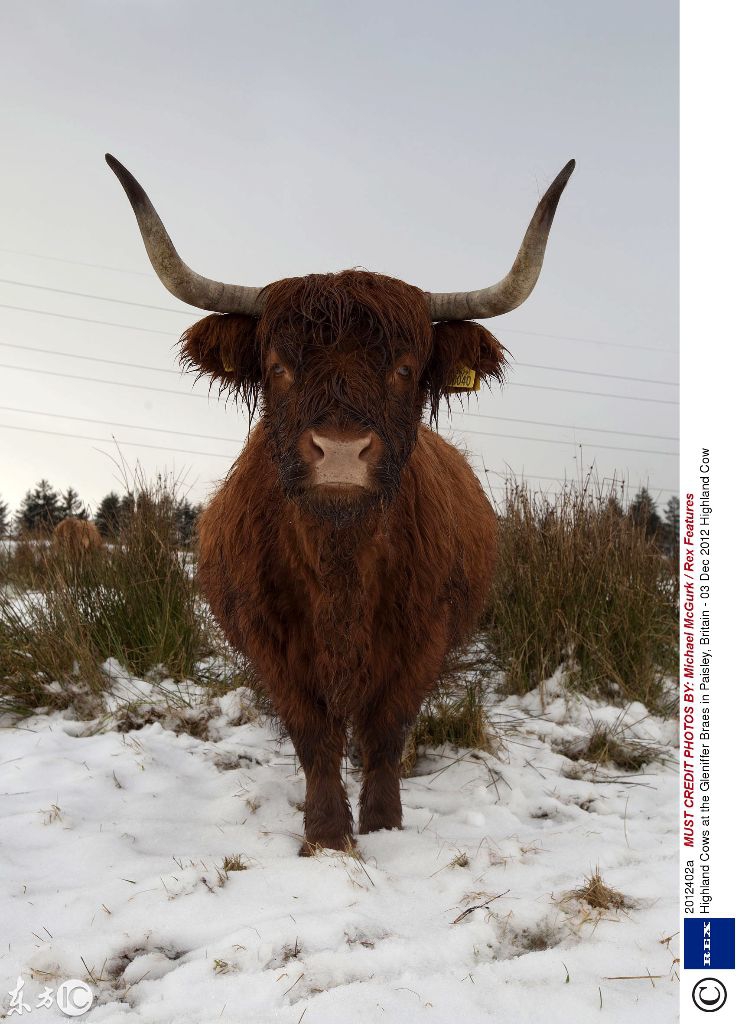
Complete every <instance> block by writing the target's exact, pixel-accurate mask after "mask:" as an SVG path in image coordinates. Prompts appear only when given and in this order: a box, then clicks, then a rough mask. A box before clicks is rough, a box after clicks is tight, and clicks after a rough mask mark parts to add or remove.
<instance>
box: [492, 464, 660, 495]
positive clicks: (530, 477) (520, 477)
mask: <svg viewBox="0 0 742 1024" xmlns="http://www.w3.org/2000/svg"><path fill="white" fill-rule="evenodd" d="M482 469H483V470H484V472H485V473H486V474H487V475H488V476H489V474H490V473H491V474H492V475H493V476H500V477H502V476H505V475H512V476H515V474H507V471H504V470H501V469H490V467H489V466H485V465H482ZM517 480H553V481H556V483H558V484H565V483H566V484H580V486H584V485H585V483H587V482H588V481H585V480H575V479H569V478H567V477H563V476H539V475H529V474H528V473H518V474H517ZM597 482H598V481H597V480H596V481H595V483H596V484H597ZM619 482H620V484H621V486H622V487H624V486H625V487H626V488H628V486H629V484H628V481H626V480H621V481H619ZM648 490H650V491H658V492H660V493H661V492H662V491H673V492H675V493H676V492H677V487H675V486H673V487H656V486H652V487H648Z"/></svg>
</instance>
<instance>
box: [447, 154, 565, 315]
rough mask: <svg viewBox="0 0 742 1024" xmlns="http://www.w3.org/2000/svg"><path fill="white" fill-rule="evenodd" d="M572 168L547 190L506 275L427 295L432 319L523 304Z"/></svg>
mask: <svg viewBox="0 0 742 1024" xmlns="http://www.w3.org/2000/svg"><path fill="white" fill-rule="evenodd" d="M574 169H575V162H574V160H570V161H569V163H568V164H566V165H565V167H564V168H563V169H562V170H561V171H560V172H559V174H558V175H557V176H556V178H555V179H554V181H552V183H551V185H550V186H549V188H548V189H547V191H546V193H545V194H544V196H543V198H542V200H541V202H540V203H539V204H538V206H537V207H536V212H535V213H534V215H533V217H532V218H531V223H530V224H529V225H528V230H527V231H526V234H525V237H524V239H523V243H522V244H521V247H520V250H519V252H518V255H517V256H516V257H515V263H513V266H512V267H511V269H510V273H509V274H508V275H507V276H506V277H503V279H502V281H498V282H497V284H493V285H491V286H490V287H489V288H481V289H480V290H479V291H475V292H430V293H429V294H428V301H429V302H430V314H431V317H432V319H433V320H480V319H482V320H483V319H486V318H487V317H490V316H499V315H500V314H501V313H509V312H510V310H511V309H515V308H516V306H520V304H521V302H525V300H526V299H527V298H528V296H529V295H530V294H531V292H532V291H533V289H534V287H535V286H536V282H537V281H538V276H539V274H540V273H541V265H542V263H543V262H544V252H545V251H546V240H547V239H548V237H549V229H550V228H551V222H552V221H553V219H554V214H555V213H556V208H557V204H558V202H559V199H560V197H561V194H562V192H563V191H564V186H565V185H566V184H567V182H568V181H569V176H570V175H571V173H572V171H573V170H574Z"/></svg>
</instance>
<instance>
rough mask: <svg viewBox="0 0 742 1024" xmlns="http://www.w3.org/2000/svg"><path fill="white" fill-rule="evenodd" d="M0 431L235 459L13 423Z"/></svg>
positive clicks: (208, 453)
mask: <svg viewBox="0 0 742 1024" xmlns="http://www.w3.org/2000/svg"><path fill="white" fill-rule="evenodd" d="M0 430H22V431H24V432H25V433H28V434H50V435H51V436H53V437H73V438H76V439H78V440H81V441H97V442H98V443H99V444H115V445H125V446H126V447H128V448H154V449H156V450H157V451H161V452H178V453H180V454H182V455H205V456H208V457H209V458H215V459H233V458H234V456H233V455H225V454H224V452H196V451H191V450H190V449H189V448H169V447H167V446H165V445H161V444H145V443H144V442H143V441H119V440H117V439H116V438H112V437H90V436H89V435H88V434H68V433H66V432H64V431H61V430H42V429H41V428H40V427H16V426H14V425H13V424H12V423H0Z"/></svg>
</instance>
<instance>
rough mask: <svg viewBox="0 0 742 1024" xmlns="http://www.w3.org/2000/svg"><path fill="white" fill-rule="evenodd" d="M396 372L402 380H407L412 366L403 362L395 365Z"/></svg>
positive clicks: (410, 374)
mask: <svg viewBox="0 0 742 1024" xmlns="http://www.w3.org/2000/svg"><path fill="white" fill-rule="evenodd" d="M396 372H397V376H398V377H402V378H403V380H408V379H409V378H410V377H411V376H412V367H411V366H407V364H406V363H403V364H402V365H401V366H398V367H397V371H396Z"/></svg>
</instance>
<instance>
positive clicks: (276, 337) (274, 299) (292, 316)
mask: <svg viewBox="0 0 742 1024" xmlns="http://www.w3.org/2000/svg"><path fill="white" fill-rule="evenodd" d="M256 340H257V342H258V344H259V347H260V351H261V355H262V358H263V364H264V366H265V367H266V373H265V376H264V380H263V400H262V407H261V411H262V413H263V418H264V422H265V427H266V431H267V434H268V436H269V438H270V441H271V446H272V449H273V455H274V458H275V460H276V462H277V464H278V469H279V475H280V478H281V482H282V485H283V486H284V489H285V490H286V492H287V493H288V494H290V495H293V496H296V495H297V494H298V493H299V492H300V491H301V489H302V482H303V479H304V475H305V467H304V464H303V462H302V460H301V458H300V455H299V453H298V450H297V445H296V442H297V438H298V437H299V435H300V434H301V433H302V432H303V431H305V430H307V429H310V428H318V427H332V428H335V429H338V430H371V431H373V432H375V433H376V434H377V435H378V437H379V438H380V439H381V442H382V445H383V453H382V456H381V458H380V459H379V462H378V465H377V466H376V467H375V471H374V483H375V488H374V490H375V493H376V496H377V498H383V497H384V496H385V495H387V496H391V495H392V494H393V493H394V492H396V489H397V488H398V486H399V476H400V473H401V471H402V468H403V467H404V464H405V462H406V460H407V458H408V457H409V455H410V452H411V451H412V449H413V447H414V444H415V439H416V435H417V426H418V424H419V422H420V418H421V415H422V407H423V403H424V398H425V396H424V392H423V391H421V388H420V378H421V375H422V373H423V370H424V367H425V366H426V364H427V361H428V359H429V355H430V347H431V343H432V325H431V322H430V315H429V312H428V308H427V304H426V301H425V296H424V294H423V292H421V291H420V290H419V289H418V288H414V287H412V286H410V285H407V284H404V283H403V282H401V281H397V280H395V279H393V278H389V277H384V276H383V275H381V274H371V273H367V272H365V271H343V272H342V273H339V274H312V275H309V276H308V277H302V278H290V279H287V280H284V281H278V282H276V283H275V284H272V285H270V286H269V287H268V288H267V289H266V292H265V306H264V310H263V313H262V315H261V317H260V320H259V322H258V328H257V336H256ZM270 351H272V352H274V353H275V354H276V355H277V357H278V358H279V359H280V360H281V361H282V362H285V364H286V366H287V367H288V368H289V369H290V373H291V378H292V384H291V386H284V385H282V384H281V383H279V382H276V381H275V380H273V379H272V378H271V375H270V367H269V366H268V365H267V364H268V362H269V360H268V359H267V356H268V353H269V352H270ZM399 360H404V361H405V362H406V363H407V364H409V367H410V373H409V379H408V380H407V381H405V382H403V381H401V380H398V379H397V378H396V377H395V376H394V370H395V365H396V364H397V363H398V362H399ZM305 497H306V499H307V501H310V502H311V497H310V496H308V495H307V496H305ZM366 497H367V498H368V496H366ZM365 503H366V502H364V501H361V502H360V504H361V505H363V504H365ZM343 510H345V511H346V512H347V510H348V508H347V502H339V503H338V509H337V512H338V515H342V513H343Z"/></svg>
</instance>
